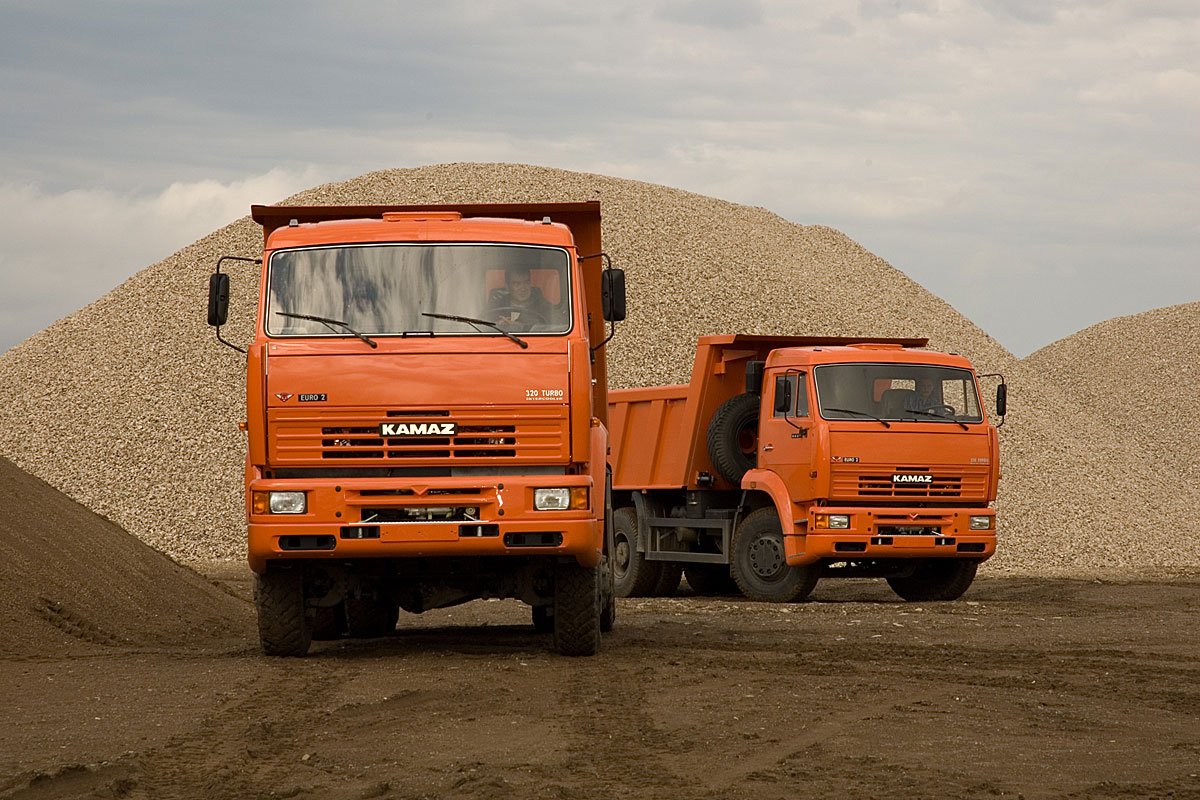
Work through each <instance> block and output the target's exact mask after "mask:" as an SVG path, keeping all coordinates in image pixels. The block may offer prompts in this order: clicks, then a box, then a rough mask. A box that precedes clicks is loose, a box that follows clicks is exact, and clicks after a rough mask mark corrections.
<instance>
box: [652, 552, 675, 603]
mask: <svg viewBox="0 0 1200 800" xmlns="http://www.w3.org/2000/svg"><path fill="white" fill-rule="evenodd" d="M659 563H660V564H662V572H661V573H660V574H659V576H658V582H657V583H655V584H654V591H653V592H651V596H652V597H674V596H675V593H676V592H677V591H679V581H680V579H682V578H683V565H682V564H679V563H675V562H671V561H661V562H659Z"/></svg>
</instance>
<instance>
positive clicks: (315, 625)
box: [312, 603, 346, 642]
mask: <svg viewBox="0 0 1200 800" xmlns="http://www.w3.org/2000/svg"><path fill="white" fill-rule="evenodd" d="M345 632H346V607H345V606H344V605H342V604H341V603H338V604H337V605H336V606H327V607H325V608H318V609H317V610H316V611H315V612H314V613H313V622H312V638H313V641H314V642H322V641H328V640H330V639H340V638H342V634H344V633H345Z"/></svg>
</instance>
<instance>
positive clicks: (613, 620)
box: [600, 594, 617, 633]
mask: <svg viewBox="0 0 1200 800" xmlns="http://www.w3.org/2000/svg"><path fill="white" fill-rule="evenodd" d="M616 624H617V596H616V595H613V594H610V595H609V596H608V599H607V600H605V601H604V605H603V606H602V607H601V608H600V632H601V633H612V629H613V626H614V625H616Z"/></svg>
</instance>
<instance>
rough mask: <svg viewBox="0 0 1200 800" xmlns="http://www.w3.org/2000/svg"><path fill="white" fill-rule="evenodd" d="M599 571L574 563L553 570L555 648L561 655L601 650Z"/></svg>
mask: <svg viewBox="0 0 1200 800" xmlns="http://www.w3.org/2000/svg"><path fill="white" fill-rule="evenodd" d="M600 611H601V609H600V568H599V567H581V566H579V565H578V564H576V563H575V562H573V561H572V562H569V563H563V564H559V565H558V568H557V569H556V570H555V571H554V649H556V650H557V651H558V652H559V653H561V654H563V655H564V656H591V655H595V654H596V652H597V651H599V650H600Z"/></svg>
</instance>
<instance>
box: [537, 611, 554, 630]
mask: <svg viewBox="0 0 1200 800" xmlns="http://www.w3.org/2000/svg"><path fill="white" fill-rule="evenodd" d="M533 629H534V630H535V631H537V632H538V633H551V632H552V631H553V630H554V609H553V608H552V607H550V606H534V607H533Z"/></svg>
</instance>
